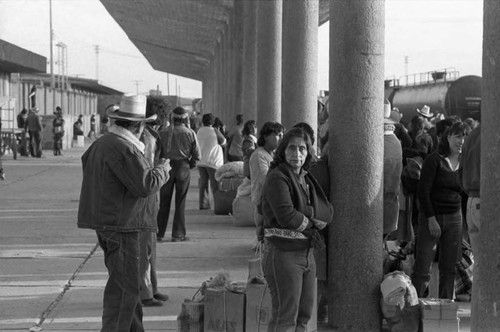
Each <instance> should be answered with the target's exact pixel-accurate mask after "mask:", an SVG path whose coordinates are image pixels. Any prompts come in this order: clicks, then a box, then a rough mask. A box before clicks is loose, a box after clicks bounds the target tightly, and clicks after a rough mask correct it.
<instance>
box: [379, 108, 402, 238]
mask: <svg viewBox="0 0 500 332" xmlns="http://www.w3.org/2000/svg"><path fill="white" fill-rule="evenodd" d="M396 123H399V113H398V112H396V111H393V110H391V104H390V103H389V101H388V100H387V99H386V103H385V105H384V229H383V234H384V238H385V236H386V235H388V234H390V233H391V232H393V231H395V230H396V229H397V227H398V217H399V191H400V186H401V173H402V171H403V150H402V147H401V142H400V141H399V139H398V138H397V136H396V134H395V133H394V131H395V130H396Z"/></svg>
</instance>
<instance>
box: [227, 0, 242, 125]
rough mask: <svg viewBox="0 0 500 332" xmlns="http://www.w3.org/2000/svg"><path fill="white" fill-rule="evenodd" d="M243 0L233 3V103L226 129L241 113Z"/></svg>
mask: <svg viewBox="0 0 500 332" xmlns="http://www.w3.org/2000/svg"><path fill="white" fill-rule="evenodd" d="M243 7H244V4H243V0H236V1H235V2H234V24H233V37H232V39H233V77H234V84H233V86H234V87H233V88H234V90H233V101H232V108H233V109H232V111H231V118H230V122H229V123H227V125H228V128H230V127H231V126H232V125H233V124H234V121H235V120H234V119H235V116H236V114H239V113H241V111H242V109H241V100H242V92H243V78H242V75H243V66H242V63H243V22H244V9H243Z"/></svg>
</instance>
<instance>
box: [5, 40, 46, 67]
mask: <svg viewBox="0 0 500 332" xmlns="http://www.w3.org/2000/svg"><path fill="white" fill-rule="evenodd" d="M0 72H3V73H45V72H47V58H46V57H44V56H41V55H39V54H36V53H33V52H30V51H28V50H25V49H24V48H21V47H19V46H16V45H14V44H11V43H9V42H6V41H5V40H1V39H0Z"/></svg>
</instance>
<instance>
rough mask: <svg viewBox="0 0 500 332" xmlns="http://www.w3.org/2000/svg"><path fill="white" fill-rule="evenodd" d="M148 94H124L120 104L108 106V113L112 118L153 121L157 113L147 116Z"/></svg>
mask: <svg viewBox="0 0 500 332" xmlns="http://www.w3.org/2000/svg"><path fill="white" fill-rule="evenodd" d="M146 103H147V99H146V96H143V95H124V96H123V97H122V99H121V101H120V106H119V107H117V106H116V105H110V106H108V107H107V108H106V115H107V116H108V117H110V118H112V119H119V120H128V121H142V122H153V121H155V120H156V118H157V115H156V114H153V115H151V116H150V117H146Z"/></svg>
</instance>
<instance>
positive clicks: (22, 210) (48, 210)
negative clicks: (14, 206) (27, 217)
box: [0, 209, 78, 213]
mask: <svg viewBox="0 0 500 332" xmlns="http://www.w3.org/2000/svg"><path fill="white" fill-rule="evenodd" d="M45 211H47V212H64V211H68V212H77V211H78V209H36V210H26V209H19V210H2V209H0V213H2V212H45Z"/></svg>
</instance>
